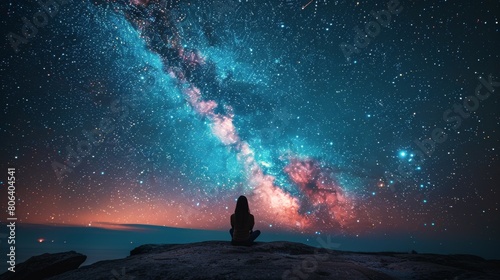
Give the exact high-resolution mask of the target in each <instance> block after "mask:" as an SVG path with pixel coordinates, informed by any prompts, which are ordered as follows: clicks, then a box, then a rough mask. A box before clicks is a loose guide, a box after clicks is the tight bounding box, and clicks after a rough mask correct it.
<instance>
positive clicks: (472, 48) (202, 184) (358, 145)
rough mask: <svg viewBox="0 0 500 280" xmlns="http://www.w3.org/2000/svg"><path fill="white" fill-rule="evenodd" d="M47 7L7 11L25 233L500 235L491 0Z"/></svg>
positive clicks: (495, 25) (5, 121)
mask: <svg viewBox="0 0 500 280" xmlns="http://www.w3.org/2000/svg"><path fill="white" fill-rule="evenodd" d="M42 2H43V1H42ZM49 2H50V1H49ZM57 3H58V4H57V7H55V6H52V7H49V6H45V7H42V6H41V5H39V4H38V3H37V2H36V1H10V0H9V1H2V3H1V4H0V6H1V15H2V16H1V19H0V20H1V22H2V26H3V28H2V33H3V38H4V40H3V45H2V52H1V55H2V60H1V63H0V73H1V87H0V88H1V92H2V102H3V106H2V110H1V115H2V117H1V123H0V131H1V135H2V150H1V163H2V176H1V178H0V180H1V181H2V189H3V190H5V187H6V185H7V182H6V180H7V179H6V173H7V167H16V168H17V173H16V175H17V176H16V181H17V201H16V202H17V216H18V219H19V220H18V222H19V223H34V224H44V225H63V224H64V225H78V226H103V224H104V225H105V223H120V224H149V225H164V226H169V227H182V228H198V229H226V228H229V215H230V214H231V213H232V212H234V207H235V200H236V199H237V198H238V196H240V195H246V196H247V197H248V199H249V203H250V210H251V212H252V213H253V214H254V216H255V219H256V226H255V228H256V229H260V230H262V231H263V232H265V231H280V232H287V233H294V234H301V233H304V234H341V235H344V236H365V237H369V236H370V235H374V234H380V233H382V234H386V235H387V238H388V239H389V238H390V236H391V234H407V235H408V236H412V235H425V236H431V237H435V238H440V239H447V238H451V237H457V236H466V237H469V238H475V239H481V240H494V239H495V238H497V237H498V236H500V215H499V214H500V212H499V201H500V191H499V188H498V187H499V185H500V184H499V183H498V182H499V181H500V157H499V156H500V129H499V125H500V113H499V108H500V107H499V104H500V97H499V94H500V87H499V86H500V71H499V70H500V69H499V67H498V66H499V65H500V57H499V52H498V50H499V49H500V32H499V28H500V24H499V16H498V15H499V14H500V13H499V11H500V3H499V2H498V1H488V0H483V1H442V0H441V1H413V2H410V1H403V0H401V1H399V2H398V1H358V2H356V1H333V0H332V1H329V0H311V1H310V2H307V1H306V0H301V1H299V0H276V1H244V0H241V1H233V0H227V1H223V0H214V1H202V0H199V1H184V0H177V1H175V0H169V1H167V0H151V1H147V0H142V1H140V0H134V1H130V2H129V0H114V1H105V0H92V1H90V0H88V1H87V0H82V1H62V0H58V2H57ZM39 11H42V12H40V13H38V12H39ZM48 14H50V15H48ZM43 15H45V16H43ZM34 16H35V19H34ZM23 18H24V19H23ZM34 21H35V23H37V24H38V25H39V27H36V25H35V23H34ZM35 30H36V32H35ZM365 34H366V35H365ZM497 81H498V82H497ZM2 193H4V195H3V198H1V197H0V199H1V205H2V208H5V207H6V203H7V198H6V197H7V195H6V194H5V192H2Z"/></svg>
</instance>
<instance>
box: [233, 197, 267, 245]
mask: <svg viewBox="0 0 500 280" xmlns="http://www.w3.org/2000/svg"><path fill="white" fill-rule="evenodd" d="M254 224H255V221H254V217H253V215H252V214H250V208H249V207H248V200H247V198H246V197H245V196H243V195H242V196H240V197H238V201H236V209H235V210H234V214H232V215H231V229H230V230H229V233H230V234H231V244H233V245H246V246H250V245H252V243H253V241H254V240H255V239H256V238H257V237H258V236H259V235H260V230H256V231H252V230H253V226H254Z"/></svg>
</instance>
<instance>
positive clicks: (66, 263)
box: [0, 251, 87, 280]
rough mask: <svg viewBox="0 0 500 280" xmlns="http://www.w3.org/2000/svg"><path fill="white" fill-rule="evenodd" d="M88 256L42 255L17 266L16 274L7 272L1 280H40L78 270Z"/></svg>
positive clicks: (70, 254)
mask: <svg viewBox="0 0 500 280" xmlns="http://www.w3.org/2000/svg"><path fill="white" fill-rule="evenodd" d="M86 259H87V256H85V255H82V254H79V253H77V252H75V251H70V252H64V253H56V254H42V255H39V256H34V257H31V258H29V259H28V260H26V261H25V262H23V263H21V264H18V265H16V267H15V272H11V271H7V272H5V273H3V274H2V275H0V280H21V279H27V280H28V279H29V280H38V279H46V278H48V277H51V276H54V275H58V274H61V273H64V272H66V271H70V270H73V269H76V268H78V267H79V266H80V265H81V264H82V263H83V262H84V261H85V260H86Z"/></svg>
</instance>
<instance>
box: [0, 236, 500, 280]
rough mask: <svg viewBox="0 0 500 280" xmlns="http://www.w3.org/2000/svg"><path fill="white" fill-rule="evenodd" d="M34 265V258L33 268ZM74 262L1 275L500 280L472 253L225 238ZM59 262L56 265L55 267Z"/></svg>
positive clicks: (497, 268)
mask: <svg viewBox="0 0 500 280" xmlns="http://www.w3.org/2000/svg"><path fill="white" fill-rule="evenodd" d="M60 254H75V253H74V252H71V253H60ZM53 255H56V254H52V255H50V254H44V255H41V256H38V257H36V258H38V259H37V261H38V262H40V265H38V266H37V267H38V268H41V267H42V265H41V264H42V263H43V264H45V265H46V266H50V264H48V263H47V260H48V259H50V257H51V256H53ZM61 256H62V255H61ZM73 257H76V255H73ZM32 259H33V258H32ZM73 259H74V258H73ZM30 260H31V259H30ZM30 260H28V261H27V262H30ZM78 260H79V261H80V260H81V259H78ZM27 262H26V263H27ZM34 265H35V264H34V262H33V260H32V261H31V265H30V267H35V266H34ZM72 265H73V267H72V270H70V271H66V272H64V273H61V274H58V275H55V274H52V275H55V276H52V277H49V278H46V276H43V277H45V278H40V277H38V278H4V277H6V275H9V274H8V273H10V274H13V273H11V272H8V273H4V274H3V275H2V276H1V277H0V279H51V280H56V279H57V280H63V279H64V280H70V279H71V280H73V279H121V280H124V279H500V261H497V260H485V259H483V258H480V257H477V256H473V255H436V254H418V253H416V252H412V253H395V252H383V253H355V252H345V251H336V250H327V249H319V248H315V247H311V246H307V245H304V244H301V243H294V242H281V241H279V242H266V243H264V242H262V243H261V242H258V243H256V244H255V245H253V246H252V247H240V246H232V245H231V244H230V243H229V242H226V241H206V242H199V243H191V244H166V245H152V244H150V245H142V246H140V247H137V248H135V249H134V250H132V251H131V252H130V256H128V257H126V258H124V259H117V260H109V261H100V262H97V263H94V264H92V265H88V266H83V267H80V268H78V269H74V263H72ZM56 266H57V265H55V264H52V268H53V270H54V267H56ZM58 266H62V267H67V264H65V263H62V262H60V263H59V265H58ZM18 268H19V269H20V268H21V265H19V267H18ZM66 270H68V269H66ZM54 271H59V270H57V269H55V270H54ZM18 272H20V273H22V271H20V270H18ZM18 272H16V274H17V273H18ZM31 272H33V269H32V270H31ZM17 275H19V276H21V274H17ZM31 275H33V274H31ZM9 276H12V275H9ZM39 276H41V275H40V274H39Z"/></svg>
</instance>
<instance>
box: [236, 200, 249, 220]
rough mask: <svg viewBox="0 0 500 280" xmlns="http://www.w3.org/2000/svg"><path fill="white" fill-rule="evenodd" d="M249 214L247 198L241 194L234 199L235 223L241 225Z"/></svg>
mask: <svg viewBox="0 0 500 280" xmlns="http://www.w3.org/2000/svg"><path fill="white" fill-rule="evenodd" d="M249 216H250V208H249V207H248V200H247V198H246V197H245V196H243V195H241V196H240V197H238V201H236V209H234V219H235V223H236V225H238V226H239V227H242V226H243V225H244V224H245V222H246V221H247V219H248V217H249Z"/></svg>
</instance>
